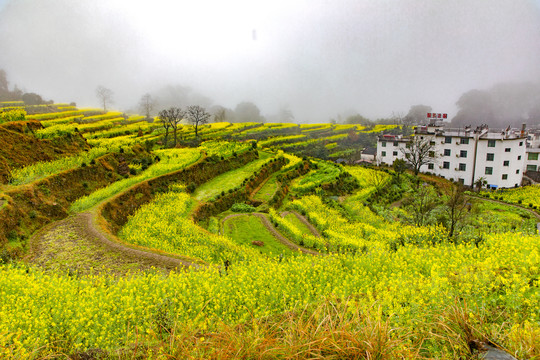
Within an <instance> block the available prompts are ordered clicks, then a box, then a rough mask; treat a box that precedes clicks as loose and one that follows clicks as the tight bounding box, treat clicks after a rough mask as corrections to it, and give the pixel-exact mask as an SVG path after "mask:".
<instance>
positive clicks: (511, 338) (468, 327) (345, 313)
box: [43, 298, 540, 360]
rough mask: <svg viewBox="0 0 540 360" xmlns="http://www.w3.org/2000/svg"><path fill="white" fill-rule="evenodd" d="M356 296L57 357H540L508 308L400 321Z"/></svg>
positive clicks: (452, 309)
mask: <svg viewBox="0 0 540 360" xmlns="http://www.w3.org/2000/svg"><path fill="white" fill-rule="evenodd" d="M357 304H358V303H357V302H356V301H355V300H354V299H352V298H351V299H345V300H339V299H327V300H324V301H322V302H320V303H319V304H317V305H309V306H306V307H303V308H299V309H296V310H294V311H290V312H287V313H284V314H280V315H275V316H271V317H266V318H260V319H255V318H253V319H252V320H251V321H248V322H246V323H243V324H241V325H236V326H230V325H226V324H222V325H221V326H219V330H218V331H216V332H212V333H209V332H202V331H201V330H200V329H196V328H191V327H185V326H181V325H180V324H176V325H171V326H170V327H168V328H163V329H161V331H157V332H155V333H152V334H150V337H151V341H150V342H148V336H147V334H141V336H140V339H141V341H140V342H137V343H135V344H133V345H132V346H131V347H130V348H124V349H123V350H119V351H117V352H114V353H105V352H103V351H101V350H99V349H93V350H89V351H86V352H81V353H77V354H71V355H70V356H66V355H60V354H62V351H61V349H58V352H57V354H59V355H56V356H57V357H54V358H63V359H73V360H83V359H84V360H90V359H115V360H134V359H369V360H372V359H373V360H374V359H377V360H385V359H479V358H480V357H479V354H480V352H479V350H478V349H482V344H488V345H492V346H495V347H498V348H500V349H502V350H505V351H507V352H508V353H510V354H512V355H513V356H515V357H516V358H518V359H523V358H528V359H537V358H539V354H540V345H539V344H540V330H539V329H538V327H534V326H531V325H528V324H527V323H525V324H522V325H520V326H517V325H512V324H510V323H509V322H507V321H504V319H506V313H505V312H504V310H496V309H495V310H494V309H491V310H488V309H484V310H485V311H483V312H482V314H476V313H474V312H473V311H472V310H471V309H469V308H468V307H467V305H466V304H465V303H464V302H462V301H457V300H456V302H455V303H454V304H451V305H449V306H448V307H447V308H446V309H444V310H442V311H437V312H435V311H431V310H430V309H427V310H426V311H424V312H422V313H421V314H418V318H417V319H415V320H414V324H411V325H407V326H396V325H393V324H395V323H396V322H398V319H397V316H396V317H393V316H385V315H384V314H383V312H382V310H381V308H380V307H379V306H378V305H377V304H374V305H373V306H372V307H371V308H367V309H366V308H364V309H360V308H359V307H358V306H357ZM143 339H144V340H143ZM150 344H151V345H150ZM503 344H507V347H508V348H505V347H504V346H502V345H503ZM45 358H47V359H49V358H51V357H50V356H49V357H45ZM45 358H43V359H45Z"/></svg>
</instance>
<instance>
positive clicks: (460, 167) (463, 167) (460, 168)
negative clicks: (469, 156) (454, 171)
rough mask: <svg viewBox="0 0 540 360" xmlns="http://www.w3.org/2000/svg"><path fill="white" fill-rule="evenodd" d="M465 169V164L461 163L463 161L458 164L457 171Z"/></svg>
mask: <svg viewBox="0 0 540 360" xmlns="http://www.w3.org/2000/svg"><path fill="white" fill-rule="evenodd" d="M465 170H467V165H466V164H463V163H460V164H459V171H465Z"/></svg>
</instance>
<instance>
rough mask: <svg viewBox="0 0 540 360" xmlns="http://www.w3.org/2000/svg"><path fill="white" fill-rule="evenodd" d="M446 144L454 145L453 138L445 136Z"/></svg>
mask: <svg viewBox="0 0 540 360" xmlns="http://www.w3.org/2000/svg"><path fill="white" fill-rule="evenodd" d="M444 143H445V144H451V143H452V137H451V136H445V137H444Z"/></svg>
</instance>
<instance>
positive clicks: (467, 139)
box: [460, 138, 469, 145]
mask: <svg viewBox="0 0 540 360" xmlns="http://www.w3.org/2000/svg"><path fill="white" fill-rule="evenodd" d="M460 143H461V144H463V145H467V144H468V143H469V138H461V141H460Z"/></svg>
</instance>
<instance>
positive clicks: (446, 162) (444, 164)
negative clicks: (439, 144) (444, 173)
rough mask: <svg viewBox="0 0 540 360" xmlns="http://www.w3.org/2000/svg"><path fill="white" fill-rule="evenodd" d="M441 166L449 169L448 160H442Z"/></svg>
mask: <svg viewBox="0 0 540 360" xmlns="http://www.w3.org/2000/svg"><path fill="white" fill-rule="evenodd" d="M442 168H443V169H450V163H449V162H448V161H445V162H443V164H442Z"/></svg>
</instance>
